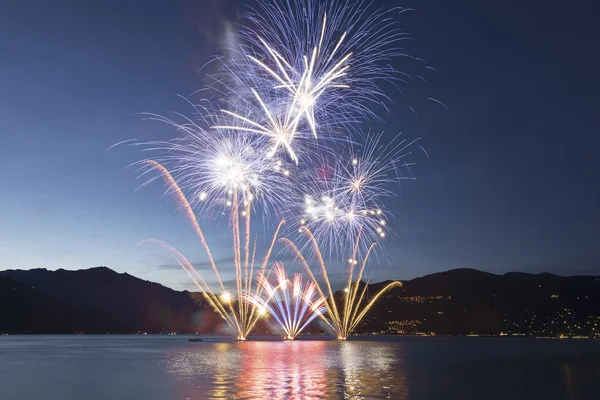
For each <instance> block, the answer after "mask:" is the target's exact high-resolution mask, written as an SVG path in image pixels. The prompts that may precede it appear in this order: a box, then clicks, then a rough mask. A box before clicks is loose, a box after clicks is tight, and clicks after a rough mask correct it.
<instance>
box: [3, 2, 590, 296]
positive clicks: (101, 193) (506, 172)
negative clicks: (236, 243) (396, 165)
mask: <svg viewBox="0 0 600 400" xmlns="http://www.w3.org/2000/svg"><path fill="white" fill-rule="evenodd" d="M380 1H381V0H376V3H378V2H380ZM195 3H196V4H195ZM202 3H205V4H202ZM209 3H213V2H212V1H205V0H198V1H196V2H194V1H191V0H186V1H180V2H176V1H172V0H163V1H158V0H155V1H142V0H139V1H138V0H136V1H134V0H129V1H102V2H81V1H74V0H73V1H66V0H56V1H52V2H49V1H29V0H22V1H17V0H15V1H8V2H5V3H4V5H3V6H2V12H1V13H0V54H1V55H2V56H1V57H0V182H1V186H0V223H1V230H0V269H7V268H34V267H47V268H51V269H56V268H66V269H80V268H87V267H91V266H96V265H106V266H108V267H111V268H113V269H115V270H117V271H120V272H123V271H127V272H129V273H131V274H133V275H136V276H140V277H142V278H145V279H150V280H156V281H160V282H162V283H164V284H166V285H169V286H172V287H175V288H184V287H185V288H189V282H188V281H187V277H186V276H185V274H184V273H183V272H181V271H177V270H175V269H172V268H171V266H172V262H171V260H170V259H169V258H168V256H167V255H165V254H164V253H163V252H161V251H159V250H157V249H154V248H151V247H141V248H138V247H137V246H136V244H137V243H138V242H139V241H141V240H143V239H147V238H161V239H165V240H167V241H169V242H171V243H173V244H175V245H176V246H177V247H178V248H180V249H181V250H182V251H183V252H184V253H185V254H187V255H188V256H189V258H190V259H192V260H194V261H197V262H198V263H201V262H203V261H204V256H203V255H202V252H201V251H200V249H199V246H198V245H197V242H196V240H195V238H194V236H193V233H192V231H191V229H189V227H188V225H187V224H186V223H185V221H184V220H183V218H182V217H181V216H180V215H178V214H177V213H176V212H175V204H174V202H173V201H171V200H170V199H168V198H166V197H161V195H162V193H163V191H164V188H163V187H161V185H159V184H155V185H151V186H150V187H148V188H145V189H143V190H142V191H138V192H134V189H135V188H136V187H137V186H138V185H139V184H140V183H141V182H140V181H139V180H136V178H135V173H134V171H133V170H125V171H123V168H124V167H126V166H127V165H129V164H130V163H132V162H134V161H137V160H139V159H140V158H141V156H140V154H139V152H137V151H136V150H135V149H132V148H127V147H120V148H117V149H114V150H111V151H109V152H105V149H106V148H108V147H109V146H111V145H112V144H114V143H117V142H120V141H122V140H126V139H131V138H136V139H144V140H150V139H168V138H170V137H173V135H175V133H174V132H173V131H172V130H170V129H168V128H167V127H165V126H162V125H159V124H156V123H150V122H146V121H142V117H141V116H139V115H135V114H136V113H138V112H155V113H159V114H167V113H168V112H169V111H172V110H178V111H186V108H185V105H184V104H182V102H181V100H179V99H177V98H176V97H175V96H173V95H169V94H183V95H187V94H189V93H191V92H193V91H194V90H196V89H199V88H200V87H202V78H201V75H199V74H198V73H197V70H198V69H199V68H200V67H201V66H202V65H203V64H204V63H205V62H206V61H207V60H208V59H209V56H210V55H211V54H212V53H213V52H214V51H215V48H216V46H217V40H218V34H217V33H218V29H215V27H218V26H219V24H218V21H219V20H223V19H225V20H226V19H230V18H232V17H233V16H235V11H233V10H235V8H233V7H231V6H229V5H225V6H221V7H216V6H213V5H211V4H209ZM198 4H200V6H198ZM381 4H384V2H383V3H381ZM394 4H395V5H397V4H401V5H402V6H404V7H412V8H414V9H415V11H414V12H412V13H408V14H404V15H403V17H402V20H403V21H404V26H405V28H406V30H407V31H408V32H409V33H410V34H411V36H412V37H413V38H414V41H413V42H411V43H409V44H408V47H407V50H408V51H409V53H411V54H413V55H415V56H418V57H422V58H424V59H426V60H427V61H428V63H429V64H430V65H432V66H434V67H435V68H436V69H437V70H438V71H439V72H438V73H437V74H429V75H428V81H429V83H428V84H427V85H424V84H418V85H417V84H415V85H414V86H413V87H412V88H407V91H406V97H405V98H402V97H400V96H395V97H394V103H393V104H392V105H391V106H390V109H391V110H392V112H393V113H394V115H393V116H392V117H390V118H388V119H387V126H386V127H385V130H386V132H390V134H392V133H396V132H398V131H402V132H404V134H405V135H408V136H409V137H412V138H414V137H422V142H421V145H422V146H423V147H424V148H425V149H426V150H427V152H428V154H429V156H430V160H428V159H427V158H426V157H423V156H422V155H421V156H420V157H419V158H418V160H416V161H417V162H418V165H417V167H416V168H415V169H414V174H415V175H416V176H417V178H418V180H417V181H411V182H407V183H405V184H404V185H403V195H402V198H401V200H400V201H398V202H396V204H395V205H394V206H393V212H394V214H395V216H396V221H395V222H394V226H395V231H396V233H397V234H398V237H396V238H392V239H390V240H389V241H388V242H387V244H386V249H385V255H386V256H387V259H388V260H389V262H382V265H381V266H378V265H374V267H373V272H372V274H373V279H374V280H381V279H387V278H402V279H405V278H412V277H415V276H421V275H424V274H428V273H432V272H436V271H443V270H447V269H450V268H460V267H468V268H477V269H481V270H485V271H490V272H495V273H503V272H507V271H514V270H517V271H527V272H542V271H548V272H554V273H559V274H600V245H598V239H599V238H600V210H599V205H600V179H599V178H598V176H597V174H598V171H600V168H598V166H597V164H598V157H597V155H596V153H597V151H598V147H599V146H600V139H599V137H598V134H599V133H600V100H599V97H598V93H599V91H600V90H599V89H600V78H599V77H598V71H600V52H598V43H600V34H599V28H597V27H596V26H594V25H595V21H594V16H595V15H598V12H599V11H600V10H598V6H597V5H595V4H594V2H593V1H589V2H587V4H585V3H584V2H578V4H570V3H568V2H566V1H538V0H530V1H500V0H488V1H477V0H457V1H452V2H450V1H445V0H432V1H427V0H421V1H416V0H413V1H405V2H400V3H397V2H394ZM242 8H243V5H242ZM219 9H220V11H219ZM427 97H435V98H437V99H440V100H442V101H443V102H444V103H445V104H446V106H447V107H448V109H447V110H446V109H445V108H443V107H441V106H439V105H437V104H436V103H433V102H431V101H428V100H426V99H427ZM408 106H411V107H413V108H415V109H416V110H417V111H418V114H419V119H417V118H415V117H414V115H412V113H411V112H410V111H408V108H407V107H408ZM226 229H227V228H226V226H225V224H224V223H221V224H220V225H218V226H217V225H214V224H210V223H209V224H208V225H206V224H205V230H206V232H207V235H208V236H209V240H210V241H211V245H212V247H213V251H214V253H216V258H220V259H227V258H228V254H229V253H230V251H229V247H230V245H229V243H228V241H227V235H226V234H225V233H223V231H225V230H226Z"/></svg>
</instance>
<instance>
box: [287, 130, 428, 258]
mask: <svg viewBox="0 0 600 400" xmlns="http://www.w3.org/2000/svg"><path fill="white" fill-rule="evenodd" d="M381 138H382V133H379V134H369V135H367V141H366V144H365V145H364V146H363V147H362V148H360V151H359V150H352V149H351V150H350V151H349V152H346V154H340V156H338V157H337V158H336V159H334V160H333V161H331V162H329V161H326V162H325V165H324V166H322V167H320V168H319V169H318V170H317V173H314V174H313V176H315V178H313V179H307V180H305V182H303V184H302V185H299V186H300V187H302V188H303V189H304V190H305V192H304V193H303V194H299V195H298V197H297V199H296V202H295V203H292V207H295V208H292V207H291V208H290V210H289V214H290V216H287V217H286V219H288V220H289V221H290V222H291V223H292V225H293V226H306V227H307V228H309V229H310V231H311V232H312V233H313V234H314V236H315V237H316V239H317V242H318V243H320V245H321V246H322V247H324V248H325V249H326V253H329V254H328V255H329V257H327V255H326V258H330V257H331V256H333V255H335V254H332V253H333V252H332V251H331V250H334V251H335V252H336V253H344V254H345V253H348V252H349V251H351V248H348V247H350V246H351V245H352V243H354V240H355V238H356V237H357V236H358V233H359V231H360V232H361V234H362V237H363V238H364V239H365V240H364V241H362V243H361V251H363V252H365V251H366V250H367V247H366V246H368V245H365V243H371V242H376V243H378V244H381V243H382V242H383V240H384V239H385V238H386V237H387V236H388V235H389V234H390V226H389V224H388V220H389V218H390V213H389V212H387V211H386V206H385V204H386V203H387V202H388V201H389V200H390V199H394V198H395V197H396V196H397V191H396V190H394V189H397V188H399V185H400V181H401V180H404V179H413V178H412V174H411V170H410V167H411V165H412V164H410V163H408V162H406V161H404V159H405V158H406V157H408V156H409V155H410V154H411V152H410V150H409V147H410V146H411V145H412V144H413V143H415V142H416V141H417V140H418V139H416V140H413V141H408V140H406V139H404V138H402V136H401V135H398V136H396V137H395V138H392V140H391V141H389V142H387V143H386V144H382V140H381ZM329 164H331V165H332V166H331V167H330V166H329ZM298 203H300V204H298ZM300 232H302V231H300ZM340 244H347V245H346V246H340ZM303 250H307V251H311V246H305V248H303ZM337 255H339V254H337Z"/></svg>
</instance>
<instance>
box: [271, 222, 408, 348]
mask: <svg viewBox="0 0 600 400" xmlns="http://www.w3.org/2000/svg"><path fill="white" fill-rule="evenodd" d="M301 231H302V232H304V233H305V234H306V235H307V236H308V238H309V241H310V243H311V245H312V246H313V247H314V254H315V255H316V259H317V264H318V266H319V269H320V272H321V276H322V279H323V280H324V284H325V288H326V291H324V290H323V289H322V288H321V285H319V284H318V283H317V279H316V277H315V275H314V274H313V272H312V270H311V268H310V266H309V265H308V262H307V260H306V258H305V257H304V256H303V255H302V252H301V251H300V250H299V249H298V247H297V246H296V245H295V244H294V243H293V242H292V241H291V240H289V239H288V238H282V239H280V241H281V242H283V243H284V244H285V245H286V246H287V247H288V248H289V249H290V250H291V251H292V253H293V254H294V255H295V256H296V257H297V259H298V260H300V262H301V263H302V265H303V266H304V268H305V270H306V272H307V273H308V274H309V275H310V277H311V278H312V279H313V282H315V283H316V285H317V286H316V287H317V291H318V293H319V294H320V295H321V296H325V293H327V295H328V297H327V301H325V303H324V307H325V310H326V311H327V314H328V317H329V318H325V317H323V320H324V321H325V322H326V323H327V325H328V326H329V327H330V328H331V329H332V330H333V331H334V332H336V334H337V337H338V339H340V340H345V339H346V338H347V337H348V336H349V335H350V334H351V333H352V331H354V329H356V327H357V326H358V324H359V323H360V322H361V321H362V319H363V318H364V317H365V315H366V314H367V313H368V312H369V310H370V309H371V307H373V304H375V302H376V301H377V300H378V299H379V298H380V297H381V296H382V295H383V294H384V293H385V292H387V291H388V290H390V289H392V288H394V287H399V286H402V283H401V282H400V281H395V282H392V283H390V284H388V285H386V286H385V287H383V288H382V289H381V290H379V291H378V292H377V293H376V294H375V295H372V296H368V294H367V289H368V286H369V285H368V282H366V283H365V282H362V277H363V274H364V272H365V266H366V265H367V261H368V260H369V255H370V253H371V250H372V249H373V247H374V246H375V244H374V243H373V244H372V245H371V246H370V247H369V249H368V250H367V252H366V254H365V256H364V258H363V261H362V263H361V264H360V267H358V272H355V270H356V268H357V266H358V264H359V261H358V259H357V251H358V245H359V241H360V233H359V234H358V236H357V238H356V243H355V246H354V251H353V253H352V256H351V257H350V258H349V259H348V279H347V281H346V286H345V287H344V289H343V292H342V299H341V301H336V297H335V293H334V292H333V289H332V287H331V281H330V280H329V276H328V274H327V267H326V265H325V260H324V259H323V256H322V253H321V250H320V249H319V245H318V243H317V240H316V239H315V237H314V235H313V234H312V232H311V231H310V230H309V229H308V228H306V227H303V228H301ZM338 303H341V304H339V305H338Z"/></svg>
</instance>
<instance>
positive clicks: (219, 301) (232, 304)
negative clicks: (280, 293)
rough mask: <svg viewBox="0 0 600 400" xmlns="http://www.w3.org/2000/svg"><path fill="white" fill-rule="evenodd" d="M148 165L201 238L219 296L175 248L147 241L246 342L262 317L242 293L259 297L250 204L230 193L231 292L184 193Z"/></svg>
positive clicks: (156, 166)
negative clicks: (255, 284)
mask: <svg viewBox="0 0 600 400" xmlns="http://www.w3.org/2000/svg"><path fill="white" fill-rule="evenodd" d="M147 164H148V165H149V166H150V167H151V168H153V169H155V170H157V171H158V172H159V173H160V174H161V175H162V176H163V178H164V180H165V182H166V184H167V186H168V187H169V189H170V191H171V192H172V193H173V194H174V196H175V198H176V199H177V201H178V203H179V205H180V207H181V208H182V210H183V211H184V213H185V214H186V217H187V218H188V220H189V221H190V222H191V224H192V226H193V228H194V231H195V232H196V234H197V235H198V238H199V239H200V242H201V244H202V247H203V248H204V250H205V251H206V254H207V256H208V259H209V262H210V265H211V268H212V271H213V273H214V275H215V278H216V280H217V281H218V283H219V289H220V290H221V293H220V295H217V294H216V293H215V291H214V290H213V289H212V288H211V287H210V285H209V284H208V283H207V282H206V280H205V279H204V277H203V276H202V275H200V274H199V273H198V271H196V269H195V268H194V267H193V265H192V264H191V263H190V262H189V261H188V260H187V259H186V258H185V257H184V256H183V255H182V254H181V253H180V252H179V251H177V250H176V249H175V248H174V247H172V246H170V245H169V244H167V243H165V242H163V241H160V240H150V242H154V243H158V244H160V245H162V246H163V247H165V248H166V249H167V250H169V251H170V252H171V254H172V255H173V257H174V258H175V260H176V261H177V263H178V264H179V265H180V266H181V267H182V268H183V269H184V270H185V271H186V272H187V274H188V275H189V277H190V278H191V279H192V281H193V282H194V283H195V284H196V286H197V287H198V289H199V290H200V291H201V293H202V295H203V296H204V298H205V299H206V300H207V302H208V303H209V304H210V305H211V306H212V307H213V309H214V310H215V311H216V312H217V313H218V314H219V315H220V316H221V317H222V318H223V319H224V320H225V321H226V322H227V324H228V325H229V326H230V327H231V328H232V329H233V330H234V331H235V332H236V333H237V338H238V340H245V339H246V337H247V336H248V334H249V333H250V332H251V331H252V329H253V328H254V326H255V325H256V323H257V322H258V320H259V319H260V317H261V316H262V314H261V313H260V312H257V310H256V309H255V308H254V307H250V303H249V302H248V301H246V299H245V298H244V294H245V293H254V295H255V296H259V295H260V294H261V289H260V288H256V289H253V286H252V276H253V274H254V266H255V261H256V260H255V257H256V245H255V246H254V248H253V249H252V250H251V249H250V218H249V212H250V202H248V203H247V204H246V205H245V206H244V207H240V204H239V201H238V196H237V192H235V191H234V192H233V196H232V197H233V201H232V209H231V213H230V215H231V223H232V231H233V242H234V243H233V253H234V265H235V277H236V278H235V282H236V288H235V290H234V291H230V290H227V289H226V288H225V286H224V284H223V280H222V279H221V276H220V273H219V269H218V268H217V265H216V262H215V260H214V258H213V256H212V254H211V251H210V248H209V246H208V244H207V242H206V239H205V237H204V233H203V232H202V229H201V228H200V224H199V223H198V220H197V218H196V215H195V213H194V211H193V210H192V207H191V205H190V203H189V201H188V200H187V198H186V197H185V195H184V193H183V191H182V190H181V188H180V187H179V185H177V182H175V179H173V177H172V176H171V174H170V173H169V171H167V169H166V168H165V167H163V166H162V165H160V164H159V163H157V162H155V161H147ZM242 210H243V211H242ZM244 212H245V213H247V214H246V215H247V217H246V218H245V222H244V228H241V223H240V220H241V218H240V215H241V214H242V213H244ZM282 224H283V222H281V223H279V225H278V227H277V230H276V231H275V234H274V236H273V239H272V241H271V245H270V246H269V248H268V250H267V253H266V255H265V256H264V258H263V261H262V263H260V265H259V268H258V270H259V274H262V273H264V271H265V269H266V267H267V264H268V262H269V259H270V256H271V252H272V250H273V246H274V244H275V240H276V238H277V235H278V233H279V229H280V228H281V226H282ZM242 229H244V234H243V235H242V234H241V230H242ZM242 236H243V240H242Z"/></svg>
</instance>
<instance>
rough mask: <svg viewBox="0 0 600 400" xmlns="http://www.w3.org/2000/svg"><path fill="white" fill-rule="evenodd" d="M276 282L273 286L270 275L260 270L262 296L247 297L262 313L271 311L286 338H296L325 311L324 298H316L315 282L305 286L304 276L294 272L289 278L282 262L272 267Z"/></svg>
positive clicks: (258, 279)
mask: <svg viewBox="0 0 600 400" xmlns="http://www.w3.org/2000/svg"><path fill="white" fill-rule="evenodd" d="M273 270H274V273H275V277H276V279H277V285H275V286H273V285H272V284H271V283H270V282H269V279H268V276H265V275H264V274H262V273H260V274H259V275H258V277H257V282H258V286H259V287H260V288H261V289H262V295H256V294H253V295H248V296H247V299H248V302H250V303H251V304H252V305H254V307H256V309H257V310H258V311H257V312H258V313H259V314H263V315H264V314H266V313H268V314H269V315H271V316H272V317H273V318H275V320H276V321H277V323H278V324H279V325H280V326H281V328H282V329H283V331H284V333H285V336H284V338H285V339H287V340H293V339H294V338H295V337H296V336H297V335H298V334H299V333H300V332H301V331H302V330H303V329H304V328H305V327H306V326H307V325H308V324H309V323H310V322H311V321H313V320H314V319H315V318H317V317H318V316H319V315H322V314H323V312H324V311H325V307H324V306H323V304H324V303H325V297H323V296H320V297H318V298H316V299H315V296H316V295H317V293H316V283H314V282H308V283H306V284H305V285H304V286H303V285H302V276H301V275H300V274H295V275H294V279H293V281H290V280H288V278H287V275H286V273H285V269H284V268H283V264H281V263H275V266H274V267H273Z"/></svg>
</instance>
